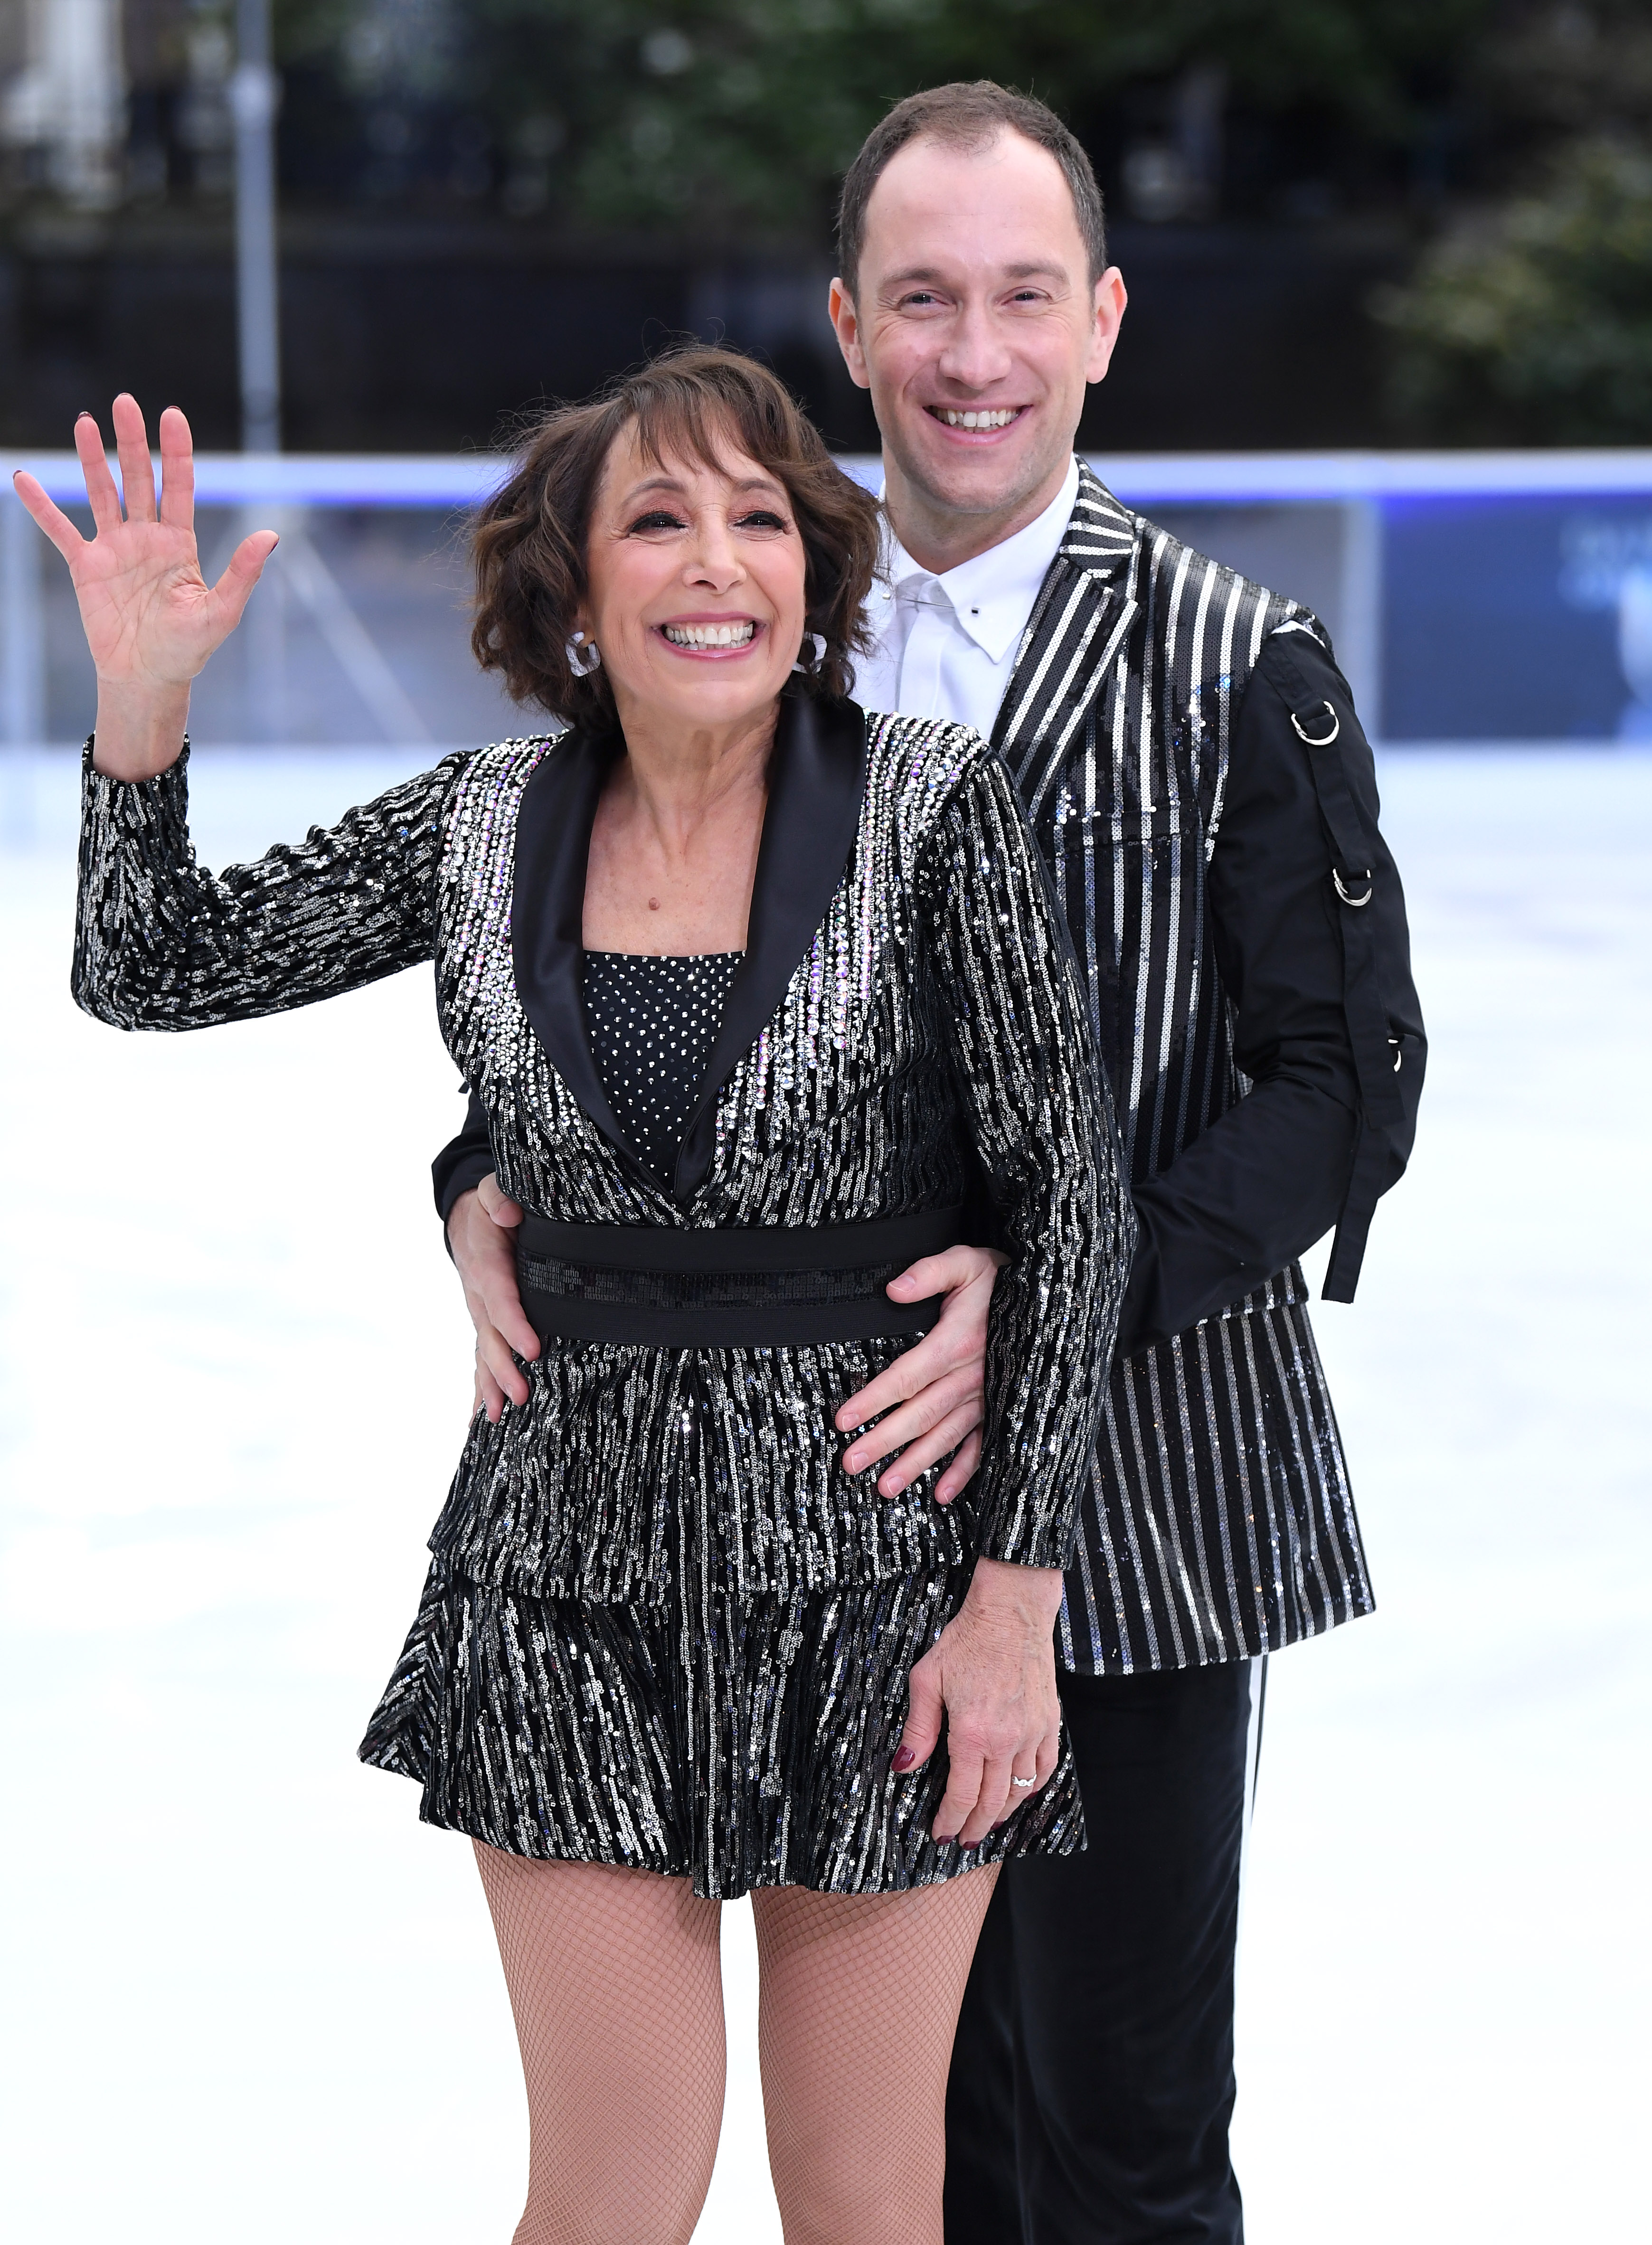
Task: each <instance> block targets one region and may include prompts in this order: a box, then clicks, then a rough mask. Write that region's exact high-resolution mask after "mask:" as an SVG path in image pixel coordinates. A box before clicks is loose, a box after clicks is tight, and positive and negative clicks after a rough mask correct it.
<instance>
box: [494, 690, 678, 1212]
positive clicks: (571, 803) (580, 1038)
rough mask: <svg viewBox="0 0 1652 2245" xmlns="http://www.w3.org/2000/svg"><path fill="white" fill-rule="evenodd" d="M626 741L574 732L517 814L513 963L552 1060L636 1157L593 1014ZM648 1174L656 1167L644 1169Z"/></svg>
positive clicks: (595, 1117)
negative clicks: (591, 892)
mask: <svg viewBox="0 0 1652 2245" xmlns="http://www.w3.org/2000/svg"><path fill="white" fill-rule="evenodd" d="M617 754H618V743H617V742H615V741H612V740H604V739H602V738H601V737H595V738H594V737H593V736H590V735H588V734H586V733H583V732H572V733H569V734H568V735H566V736H564V737H563V738H562V739H561V740H560V741H559V742H558V743H557V744H556V746H555V747H554V749H552V750H551V752H550V754H549V755H548V756H545V757H542V758H541V759H540V765H539V769H538V770H536V771H535V772H534V777H533V778H532V779H530V780H529V782H528V783H527V786H526V787H525V788H524V789H523V790H522V799H521V802H520V804H518V805H517V811H516V858H515V868H514V875H513V878H514V884H515V887H514V894H513V899H512V903H511V967H512V971H513V973H514V975H515V977H516V994H517V996H518V998H519V999H520V1000H521V1006H522V1011H523V1012H524V1013H525V1014H527V1018H528V1021H530V1022H531V1024H532V1025H533V1028H534V1034H535V1035H536V1036H537V1037H538V1039H539V1041H540V1043H541V1044H542V1045H543V1046H544V1048H545V1049H546V1051H547V1054H548V1055H550V1061H551V1065H552V1067H553V1068H554V1069H555V1070H556V1072H557V1074H558V1075H560V1076H561V1079H562V1081H563V1082H564V1083H566V1084H567V1086H568V1089H569V1090H570V1091H571V1092H572V1093H573V1095H574V1098H575V1099H577V1100H578V1102H579V1103H580V1105H581V1107H582V1108H583V1109H584V1110H585V1112H586V1114H588V1116H590V1118H591V1120H592V1122H593V1123H595V1125H596V1127H597V1129H599V1130H601V1131H602V1135H603V1136H604V1137H606V1138H609V1139H611V1140H612V1141H613V1143H614V1144H615V1146H617V1147H618V1148H619V1149H620V1150H621V1151H622V1153H624V1154H625V1155H626V1156H628V1159H629V1162H630V1163H631V1164H632V1165H633V1166H634V1167H635V1166H637V1163H636V1155H635V1153H634V1152H633V1151H632V1150H631V1148H630V1147H629V1145H628V1144H627V1143H626V1139H625V1133H624V1132H623V1131H622V1129H621V1128H620V1125H619V1122H618V1120H617V1118H616V1117H615V1113H614V1109H613V1108H612V1107H611V1106H610V1105H609V1104H608V1094H607V1092H605V1091H604V1090H603V1089H602V1077H601V1076H600V1075H598V1074H597V1072H596V1062H595V1060H594V1059H593V1058H592V1057H591V1040H590V1032H589V1030H588V1027H587V1024H586V1019H585V987H584V967H585V941H584V932H585V931H584V922H585V874H586V868H587V866H588V864H589V862H590V856H591V828H592V825H593V824H594V823H595V818H596V804H597V798H598V797H599V796H600V795H601V794H602V783H603V781H604V780H605V779H606V778H607V777H608V771H609V769H610V767H611V766H612V764H613V762H614V758H615V756H616V755H617ZM644 1174H646V1172H644Z"/></svg>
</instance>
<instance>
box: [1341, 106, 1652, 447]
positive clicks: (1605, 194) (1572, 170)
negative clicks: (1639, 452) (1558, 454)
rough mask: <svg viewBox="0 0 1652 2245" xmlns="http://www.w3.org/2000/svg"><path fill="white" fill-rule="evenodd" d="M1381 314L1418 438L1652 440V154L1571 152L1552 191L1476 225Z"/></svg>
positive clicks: (1573, 147) (1557, 161) (1580, 145)
mask: <svg viewBox="0 0 1652 2245" xmlns="http://www.w3.org/2000/svg"><path fill="white" fill-rule="evenodd" d="M1377 315H1378V317H1379V318H1381V319H1383V320H1384V321H1385V322H1387V323H1388V324H1389V326H1390V328H1391V329H1393V330H1394V331H1395V332H1396V334H1397V336H1399V337H1400V338H1401V349H1400V351H1399V353H1398V356H1397V364H1396V368H1395V373H1394V404H1395V408H1396V412H1397V418H1398V421H1399V423H1400V425H1401V426H1402V428H1403V429H1404V431H1406V433H1408V434H1410V435H1412V436H1415V437H1421V438H1427V439H1434V440H1438V441H1441V442H1445V443H1447V444H1614V443H1616V444H1647V443H1649V442H1652V157H1649V156H1648V154H1647V153H1645V152H1644V151H1642V150H1641V149H1638V148H1635V147H1632V146H1625V145H1624V144H1622V143H1621V142H1615V141H1613V140H1607V139H1581V140H1576V141H1573V142H1571V143H1569V144H1568V145H1567V146H1566V147H1565V148H1564V149H1563V150H1562V151H1561V152H1560V153H1559V154H1558V155H1556V156H1555V157H1554V158H1553V159H1552V160H1551V163H1550V166H1549V169H1548V172H1547V177H1546V178H1545V179H1544V180H1543V182H1542V184H1541V186H1540V187H1539V189H1538V190H1537V191H1536V192H1534V193H1530V194H1524V195H1519V196H1516V197H1514V198H1513V199H1512V200H1510V201H1508V202H1507V203H1506V204H1505V205H1503V206H1502V207H1500V208H1499V209H1498V210H1496V211H1495V212H1492V213H1490V214H1479V215H1478V216H1476V217H1474V218H1472V219H1468V220H1463V221H1461V222H1460V223H1459V224H1458V225H1457V226H1456V227H1453V228H1452V229H1451V231H1450V232H1449V233H1448V234H1446V235H1445V238H1444V239H1443V240H1442V241H1439V242H1438V244H1436V245H1435V247H1434V248H1432V249H1431V250H1430V251H1429V252H1428V253H1427V254H1426V255H1425V256H1424V260H1423V262H1422V266H1421V268H1420V270H1419V272H1418V273H1417V277H1416V279H1415V280H1414V281H1412V283H1411V286H1410V287H1409V288H1405V289H1403V290H1392V291H1389V292H1386V293H1385V294H1384V295H1381V296H1379V298H1378V300H1377Z"/></svg>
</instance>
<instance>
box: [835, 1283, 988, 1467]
mask: <svg viewBox="0 0 1652 2245" xmlns="http://www.w3.org/2000/svg"><path fill="white" fill-rule="evenodd" d="M1007 1260H1008V1258H1006V1257H1005V1256H1003V1255H1000V1254H998V1253H997V1252H996V1251H995V1250H994V1249H992V1248H990V1247H948V1249H947V1250H946V1251H945V1252H944V1253H942V1254H940V1255H926V1256H925V1257H924V1258H923V1259H922V1261H921V1262H919V1263H914V1265H912V1267H911V1269H910V1270H909V1271H903V1272H901V1276H900V1277H899V1278H892V1279H891V1280H890V1281H889V1284H888V1285H887V1286H886V1287H885V1289H884V1292H886V1293H887V1294H889V1295H891V1296H893V1298H894V1299H895V1300H896V1301H897V1302H927V1301H928V1299H930V1297H931V1296H932V1295H934V1294H944V1295H945V1296H946V1298H947V1299H946V1301H945V1302H944V1304H943V1305H942V1311H941V1314H940V1316H939V1317H938V1318H937V1319H935V1324H934V1326H932V1327H931V1328H930V1330H929V1331H928V1333H926V1334H925V1335H924V1337H923V1339H922V1340H921V1341H920V1342H919V1343H918V1344H917V1346H915V1347H914V1348H909V1349H908V1350H907V1351H906V1352H905V1353H904V1354H903V1355H901V1356H898V1357H897V1358H896V1359H895V1360H894V1363H893V1364H892V1365H890V1366H889V1367H888V1368H887V1370H886V1371H883V1372H880V1373H879V1374H878V1376H877V1378H876V1379H875V1380H870V1381H868V1382H867V1386H866V1387H863V1388H861V1389H860V1392H859V1394H854V1395H851V1396H850V1397H849V1399H848V1401H846V1403H845V1404H844V1405H843V1406H842V1407H841V1408H840V1410H839V1412H838V1414H837V1417H836V1419H835V1421H833V1424H834V1425H835V1426H836V1428H837V1429H838V1432H839V1433H840V1434H853V1432H854V1429H855V1428H857V1427H866V1426H867V1420H868V1419H873V1418H876V1417H877V1414H878V1413H879V1412H880V1411H887V1413H888V1414H889V1415H888V1416H887V1418H886V1419H879V1420H878V1423H877V1425H876V1426H875V1427H867V1431H866V1433H865V1434H862V1435H860V1437H859V1439H858V1440H856V1441H853V1442H851V1443H850V1445H849V1447H848V1448H847V1449H846V1451H845V1452H844V1454H843V1457H842V1460H841V1463H842V1466H843V1470H844V1471H845V1473H864V1472H865V1471H866V1468H867V1467H868V1466H871V1465H875V1464H876V1463H877V1462H878V1460H879V1459H880V1458H887V1456H888V1455H889V1453H890V1451H891V1450H894V1449H900V1448H901V1443H903V1442H904V1443H905V1444H906V1445H907V1448H905V1449H904V1450H901V1455H900V1456H899V1457H898V1458H896V1459H895V1461H894V1464H893V1465H891V1466H890V1467H889V1468H888V1470H887V1472H886V1473H883V1474H880V1475H879V1477H878V1490H879V1494H880V1496H900V1494H901V1490H902V1489H906V1488H908V1486H909V1485H910V1484H911V1483H912V1482H914V1481H915V1480H916V1479H917V1477H918V1475H920V1474H921V1472H922V1471H923V1470H924V1468H925V1467H926V1466H932V1465H934V1463H935V1461H936V1459H937V1458H944V1457H945V1456H946V1455H947V1453H948V1450H952V1451H955V1453H956V1455H955V1457H954V1458H953V1461H952V1463H951V1464H950V1465H949V1466H948V1468H947V1469H946V1471H945V1473H943V1474H942V1476H941V1479H940V1480H939V1481H938V1482H936V1483H935V1502H936V1503H937V1504H950V1503H951V1502H952V1500H953V1498H954V1497H955V1496H957V1495H958V1494H959V1492H960V1491H961V1490H962V1489H966V1488H968V1486H969V1480H970V1476H971V1475H973V1474H974V1472H975V1470H976V1467H977V1466H978V1465H979V1464H980V1463H981V1435H980V1433H979V1431H978V1430H979V1428H980V1426H981V1418H982V1399H983V1396H984V1394H985V1388H986V1377H987V1312H988V1311H989V1309H990V1308H991V1306H992V1287H993V1281H994V1280H995V1279H996V1277H997V1275H998V1272H999V1271H1000V1270H1001V1269H1002V1268H1003V1265H1004V1263H1005V1262H1006V1261H1007Z"/></svg>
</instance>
